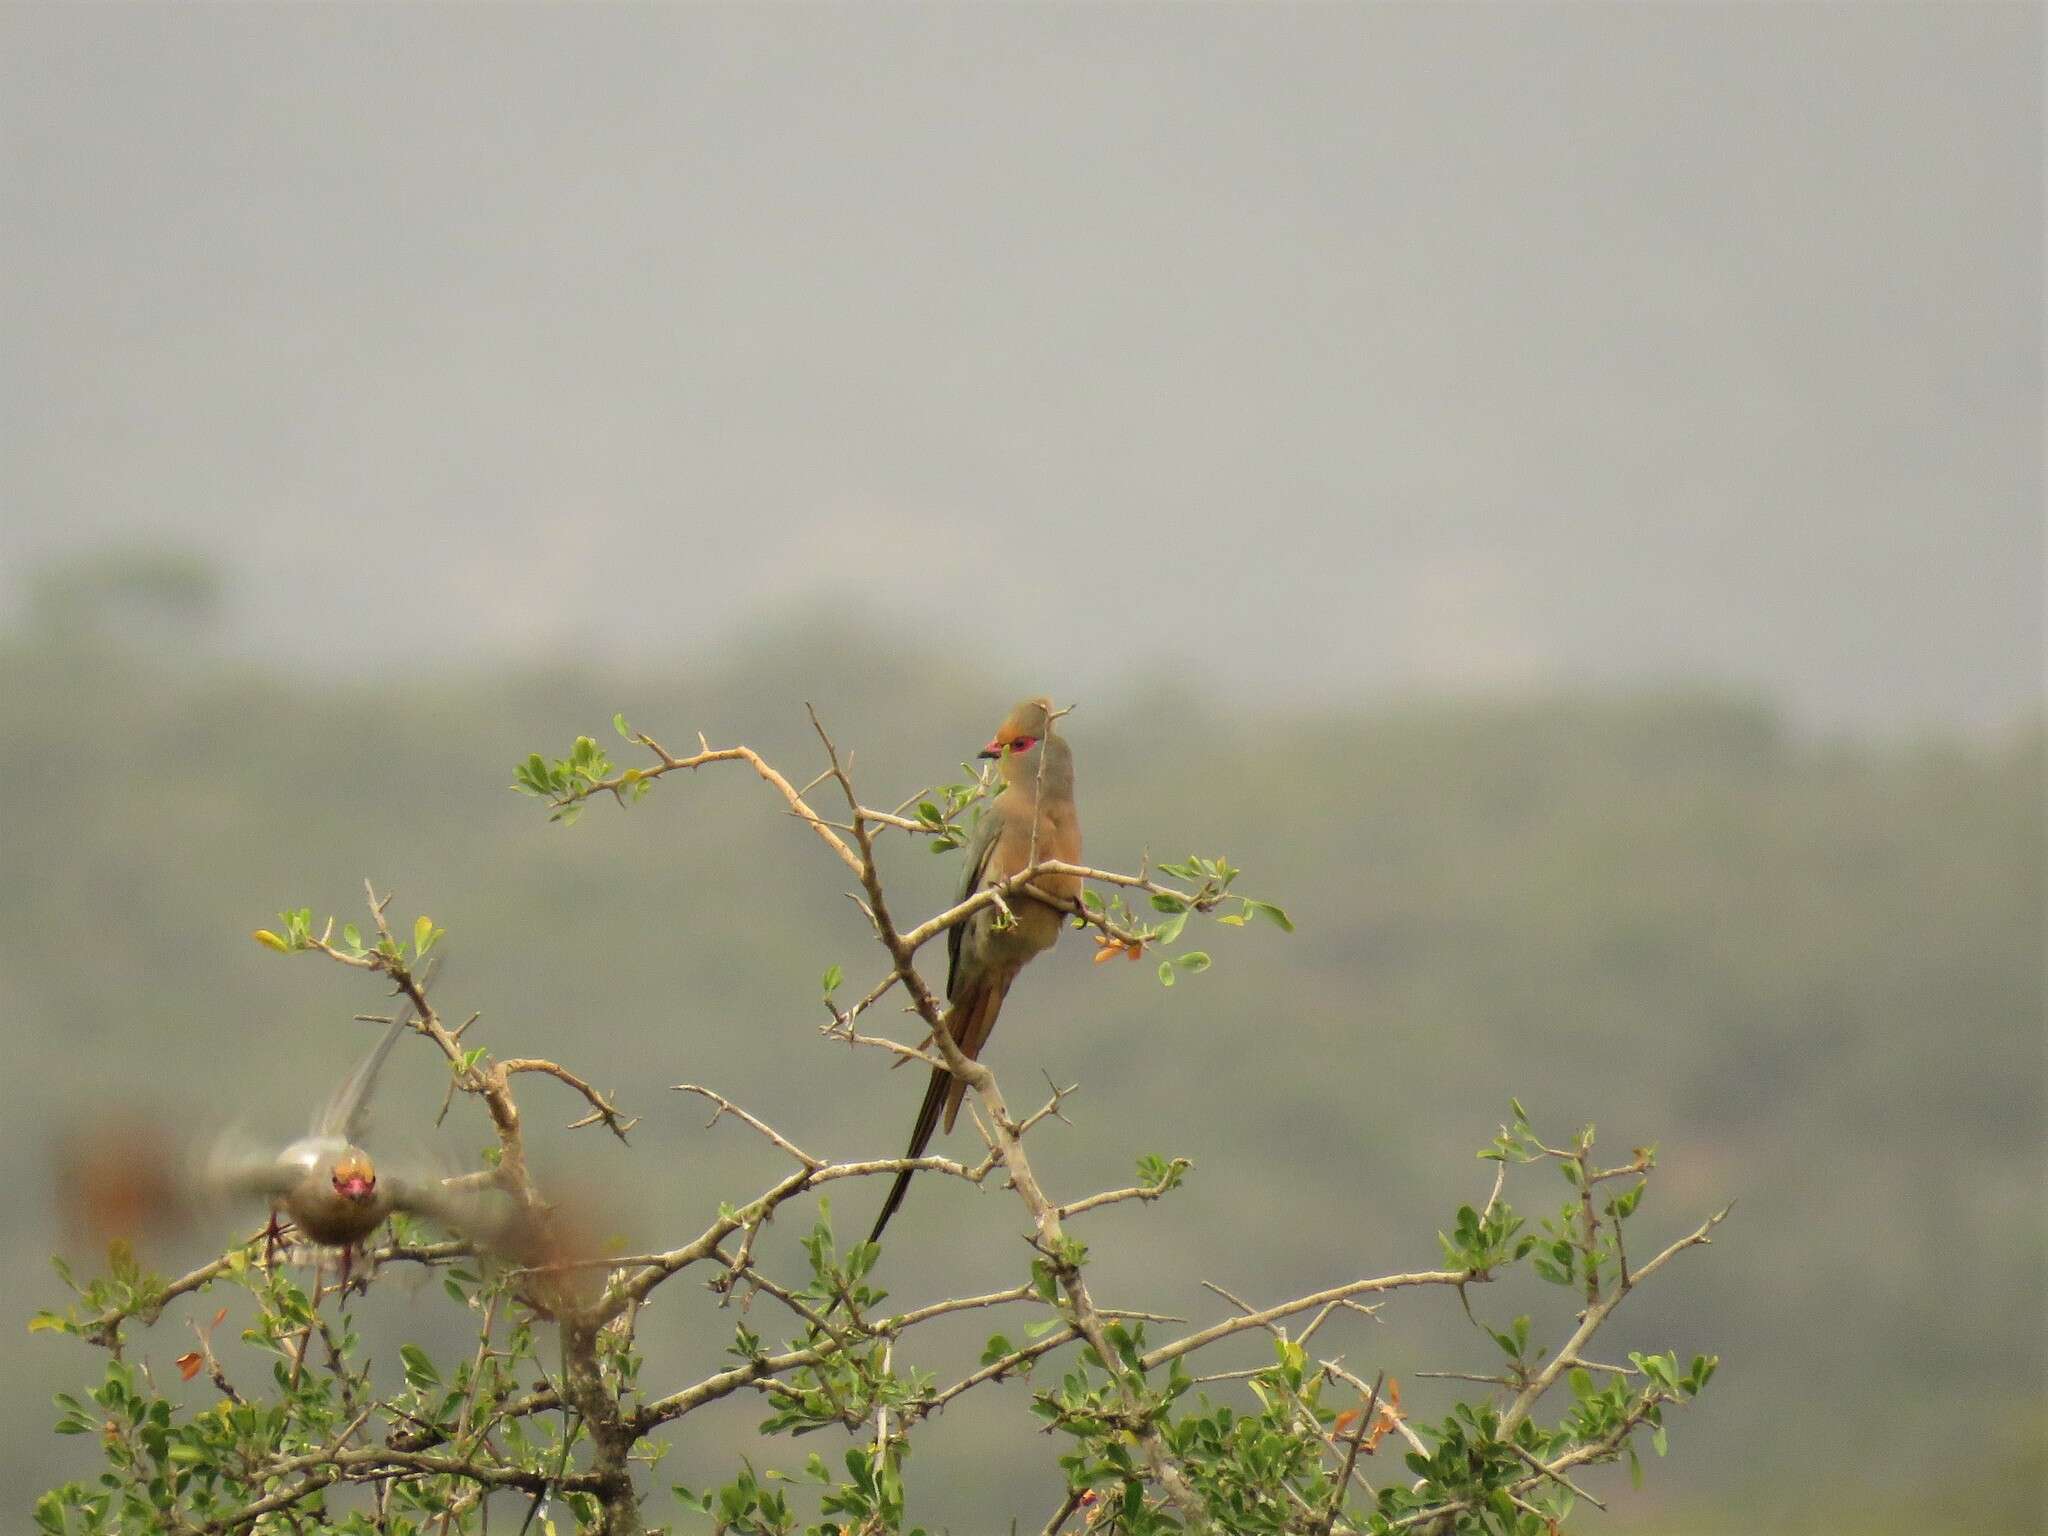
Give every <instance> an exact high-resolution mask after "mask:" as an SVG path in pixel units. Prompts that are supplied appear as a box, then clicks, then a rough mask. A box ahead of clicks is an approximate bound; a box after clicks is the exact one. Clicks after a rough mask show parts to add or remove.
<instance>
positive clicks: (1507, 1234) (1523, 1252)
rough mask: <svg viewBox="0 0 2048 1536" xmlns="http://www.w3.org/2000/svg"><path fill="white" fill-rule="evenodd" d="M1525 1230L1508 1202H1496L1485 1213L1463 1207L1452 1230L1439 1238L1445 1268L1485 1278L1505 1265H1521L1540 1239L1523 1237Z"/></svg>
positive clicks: (1438, 1234) (1442, 1233)
mask: <svg viewBox="0 0 2048 1536" xmlns="http://www.w3.org/2000/svg"><path fill="white" fill-rule="evenodd" d="M1522 1226H1523V1222H1522V1218H1521V1217H1519V1216H1517V1215H1516V1214H1515V1208H1514V1207H1513V1206H1511V1205H1509V1204H1508V1203H1507V1201H1505V1200H1496V1201H1494V1202H1493V1203H1492V1205H1490V1206H1489V1207H1487V1209H1486V1210H1484V1211H1480V1210H1477V1209H1475V1208H1473V1207H1472V1206H1469V1205H1461V1206H1459V1207H1458V1214H1457V1217H1456V1219H1455V1220H1454V1222H1453V1223H1452V1226H1451V1230H1450V1231H1449V1232H1438V1233H1437V1235H1436V1240H1437V1242H1438V1244H1439V1245H1441V1247H1442V1248H1443V1253H1444V1267H1445V1268H1446V1269H1462V1270H1465V1271H1466V1272H1468V1273H1470V1274H1472V1275H1475V1276H1485V1275H1490V1274H1492V1273H1493V1271H1495V1270H1496V1269H1499V1268H1500V1267H1501V1266H1502V1265H1504V1264H1519V1263H1521V1261H1522V1260H1523V1259H1524V1258H1526V1257H1528V1255H1529V1254H1530V1252H1531V1251H1532V1250H1533V1249H1534V1248H1535V1247H1536V1239H1535V1238H1534V1237H1531V1236H1529V1235H1527V1234H1526V1233H1523V1232H1522ZM1518 1234H1519V1235H1518Z"/></svg>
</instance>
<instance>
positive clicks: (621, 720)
mask: <svg viewBox="0 0 2048 1536" xmlns="http://www.w3.org/2000/svg"><path fill="white" fill-rule="evenodd" d="M612 729H613V730H615V731H617V732H618V733H619V735H620V737H621V738H622V739H623V740H626V741H631V740H632V739H633V728H632V727H631V726H630V725H628V724H626V712H625V711H624V710H623V709H622V710H620V711H619V712H618V713H617V714H615V715H613V716H612Z"/></svg>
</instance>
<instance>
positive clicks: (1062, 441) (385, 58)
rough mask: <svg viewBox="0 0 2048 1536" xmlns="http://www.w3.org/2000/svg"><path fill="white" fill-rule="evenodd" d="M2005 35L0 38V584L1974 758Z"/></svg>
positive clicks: (1796, 9) (1945, 21)
mask: <svg viewBox="0 0 2048 1536" xmlns="http://www.w3.org/2000/svg"><path fill="white" fill-rule="evenodd" d="M2042 32H2043V11H2042V9H2041V8H2039V7H2036V6H2020V5H2013V6H2005V7H2001V6H1996V5H1968V6H1964V5H1927V6H1919V7H1912V6H1889V7H1881V8H1873V7H1846V6H1844V7H1835V6H1825V7H1824V6H1803V5H1802V6H1792V5H1776V6H1772V5H1744V6H1740V7H1728V8H1719V7H1708V6H1677V5H1658V6H1646V7H1636V8H1621V7H1617V6H1605V5H1601V6H1594V5H1586V6H1571V7H1557V8H1546V7H1537V6H1516V7H1495V8H1483V9H1480V8H1471V7H1457V8H1448V7H1446V8H1440V9H1439V8H1422V7H1373V8H1365V7H1341V6H1336V5H1323V6H1264V5H1261V6H1244V7H1228V6H1203V7H1199V8H1169V7H1164V6H1151V7H1136V6H1099V7H1079V6H1062V7H1058V8H1050V7H1048V8H1044V9H1033V8H1019V7H1003V8H984V7H962V8H957V9H943V8H939V7H935V6H934V7H920V8H914V9H912V8H900V9H874V8H867V7H859V8H856V7H851V6H845V7H835V8H829V9H809V8H802V7H788V6H777V7H774V8H772V9H771V8H765V7H760V8H720V9H711V8H700V7H688V8H683V7H676V8H646V7H640V8H632V9H587V8H581V7H578V8H573V9H506V8H501V7H476V6H459V7H453V6H451V7H441V8H419V7H405V8H397V7H379V8H376V9H358V8H347V7H335V6H323V7H317V8H284V7H267V6H266V7H252V6H237V7H205V8H182V7H181V8H177V9H170V8H155V9H148V8H132V7H122V8H111V7H90V8H78V9H73V8H63V9H35V8H29V7H19V6H10V7H7V8H6V9H5V10H4V11H0V153H4V157H5V159H4V166H5V171H4V186H0V238H4V241H5V255H4V267H5V278H4V281H0V326H4V358H5V363H4V373H0V416H4V419H5V421H6V423H7V426H6V438H5V452H4V454H0V561H4V562H5V564H6V566H7V567H8V568H9V569H10V570H11V571H15V572H18V571H20V570H21V569H23V568H25V567H27V566H29V565H32V564H33V563H35V562H38V561H41V560H44V559H47V558H49V557H51V556H53V555H54V554H57V553H59V552H63V551H68V550H73V549H78V548H83V547H88V546H91V545H93V544H95V543H102V542H107V541H128V540H133V539H136V538H138V537H162V538H165V539H168V540H171V541H175V542H178V543H182V544H185V545H188V546H192V547H197V548H199V549H202V550H205V551H208V552H210V553H211V554H212V555H214V556H215V557H217V558H218V560H219V561H220V562H221V563H222V565H223V566H224V567H225V568H226V569H227V570H228V571H229V572H230V573H231V576H232V578H233V591H234V603H235V609H234V612H235V617H236V622H237V625H238V626H239V628H238V634H239V635H240V636H241V638H242V640H243V642H244V643H246V644H248V645H250V646H260V647H263V648H265V649H273V650H274V649H287V648H289V649H297V650H300V651H303V652H305V653H307V654H308V655H312V656H317V657H318V658H319V659H320V660H321V661H322V662H323V663H331V662H335V661H338V660H340V659H342V658H344V657H348V658H354V659H357V660H364V659H369V660H384V661H391V660H396V659H398V658H401V657H405V658H414V659H416V658H418V657H419V656H421V655H423V654H431V653H442V654H453V655H461V656H463V657H465V658H467V659H475V658H477V657H479V656H481V655H486V654H490V653H492V652H495V651H498V650H501V649H506V648H510V649H514V650H521V651H533V650H537V649H539V648H541V647H543V646H571V647H578V646H580V647H587V648H590V649H592V650H604V649H607V648H611V647H615V646H621V645H625V644H628V643H631V644H636V645H640V646H646V645H649V644H652V645H653V646H654V647H655V648H657V649H661V650H669V651H684V652H687V651H689V650H692V649H699V648H703V647H715V646H722V645H723V644H725V643H727V641H728V638H729V636H730V634H731V632H732V630H733V627H734V626H735V625H736V624H739V623H743V622H745V621H748V620H750V619H751V618H752V617H754V616H755V615H757V614H760V613H762V612H774V611H778V610H782V609H787V608H789V607H792V606H796V605H799V604H811V605H843V606H845V607H846V608H848V609H849V610H851V611H853V612H855V613H857V614H859V615H861V616H864V617H867V618H871V619H873V620H875V621H877V622H880V623H883V624H886V625H887V626H889V627H890V628H891V629H893V630H896V631H899V632H902V633H906V634H909V635H911V636H913V637H915V638H917V639H919V640H920V641H921V642H924V643H929V644H931V645H934V646H940V645H946V646H968V647H979V648H982V649H984V650H986V651H988V652H990V653H995V654H1004V653H1007V654H1009V655H1012V656H1014V657H1015V658H1016V663H1017V666H1016V670H1018V671H1019V672H1020V673H1026V674H1035V675H1039V676H1042V677H1043V678H1044V679H1045V681H1044V683H1043V686H1048V687H1053V688H1055V689H1057V690H1059V691H1063V692H1078V691H1085V690H1086V689H1088V688H1090V687H1096V686H1102V685H1105V684H1107V683H1110V682H1113V681H1114V680H1116V679H1117V678H1118V677H1119V676H1120V675H1123V674H1124V673H1125V672H1126V670H1127V669H1132V668H1139V669H1142V668H1145V667H1149V666H1154V665H1156V664H1158V663H1160V662H1171V663H1174V664H1179V665H1185V666H1186V667H1188V668H1189V669H1191V670H1193V671H1197V672H1204V673H1212V674H1214V675H1216V676H1218V677H1220V678H1221V679H1222V680H1223V681H1224V682H1225V683H1226V684H1227V685H1228V686H1229V688H1230V689H1231V690H1232V691H1233V692H1234V693H1237V694H1239V695H1242V696H1249V697H1259V698H1281V699H1297V700H1317V699H1326V700H1332V701H1335V700H1345V699H1349V698H1352V697H1355V696H1358V695H1362V694H1366V693H1370V692H1375V691H1378V690H1382V689H1386V688H1390V687H1394V688H1399V687H1410V686H1426V687H1452V688H1463V687H1496V686H1501V685H1503V684H1513V683H1518V682H1523V681H1538V682H1555V681H1562V682H1567V683H1570V682H1580V681H1605V680H1611V679H1617V678H1632V677H1637V676H1642V675H1664V674H1670V673H1678V672H1685V673H1695V672H1702V673H1706V674H1708V675H1711V676H1713V677H1716V678H1722V679H1728V680H1733V681H1737V682H1744V683H1757V684H1760V685H1762V686H1765V687H1767V688H1769V689H1771V690H1772V691H1773V692H1775V693H1777V694H1779V695H1780V696H1782V697H1784V698H1785V699H1787V700H1788V701H1789V702H1791V703H1793V704H1795V705H1796V706H1798V707H1799V708H1800V709H1801V710H1802V712H1803V713H1804V714H1805V715H1806V716H1807V717H1808V718H1811V719H1814V720H1817V721H1820V722H1823V723H1835V722H1844V721H1846V722H1858V723H1880V722H1897V721H1901V720H1905V721H1914V720H1943V721H1954V722H1963V723H1982V722H1986V721H1996V720H1999V719H2003V718H2006V717H2009V716H2010V715H2012V714H2013V713H2014V712H2016V711H2018V710H2020V709H2022V708H2025V707H2027V706H2028V704H2029V702H2030V701H2034V700H2038V698H2039V697H2040V693H2041V673H2042V582H2043V558H2044V557H2043V531H2042V517H2043V512H2042V458H2041V446H2042V443H2041V427H2040V423H2041V419H2042V413H2043V387H2042V308H2041V306H2042V300H2043V286H2042V277H2043V273H2042V192H2041V188H2042V138H2041V133H2042V124H2041V111H2042V86H2041V70H2042V41H2043V37H2042ZM1063 629H1071V630H1074V631H1075V632H1076V633H1077V634H1078V635H1079V636H1080V637H1082V639H1081V641H1077V643H1074V644H1068V645H1062V644H1060V643H1059V642H1058V641H1056V640H1053V639H1051V638H1049V636H1048V634H1047V631H1048V630H1054V631H1057V630H1063ZM1047 649H1056V651H1057V654H1056V656H1053V657H1046V658H1045V659H1043V660H1040V659H1039V656H1038V655H1034V652H1036V653H1039V654H1040V655H1042V653H1043V652H1044V651H1045V650H1047Z"/></svg>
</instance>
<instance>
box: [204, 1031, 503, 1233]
mask: <svg viewBox="0 0 2048 1536" xmlns="http://www.w3.org/2000/svg"><path fill="white" fill-rule="evenodd" d="M406 1027H407V1026H406V1021H405V1020H404V1019H403V1018H399V1019H394V1020H393V1021H392V1023H391V1027H390V1028H389V1029H387V1030H385V1032H384V1037H383V1038H382V1039H381V1040H379V1041H378V1042H377V1044H376V1046H375V1048H374V1049H372V1050H371V1052H370V1054H369V1055H367V1056H365V1057H364V1058H363V1059H362V1061H361V1062H359V1063H357V1065H356V1068H355V1070H354V1071H352V1072H350V1073H349V1075H348V1076H347V1077H346V1078H345V1079H343V1080H342V1084H341V1086H340V1087H339V1088H337V1089H336V1090H335V1091H334V1096H333V1098H331V1099H329V1100H328V1102H327V1107H326V1108H325V1109H323V1110H322V1111H321V1112H320V1114H319V1117H318V1118H317V1119H315V1120H314V1122H313V1129H312V1131H311V1133H310V1134H309V1135H306V1136H302V1137H301V1138H300V1139H299V1140H297V1141H295V1142H293V1143H292V1144H291V1145H290V1146H288V1147H286V1148H285V1149H284V1150H283V1151H282V1152H280V1153H278V1154H277V1155H276V1156H275V1157H270V1158H263V1157H256V1158H250V1157H247V1156H246V1155H240V1154H237V1153H234V1152H231V1151H228V1150H226V1149H221V1150H217V1151H216V1152H215V1154H214V1156H213V1158H212V1160H211V1162H210V1163H209V1166H208V1170H207V1173H208V1182H209V1183H210V1184H211V1185H212V1186H213V1187H214V1188H215V1189H216V1190H217V1191H219V1192H221V1193H224V1194H231V1195H242V1196H254V1195H260V1196H263V1197H264V1198H266V1199H268V1200H269V1201H270V1206H271V1235H272V1236H273V1237H275V1236H276V1235H277V1233H278V1227H277V1218H278V1215H279V1214H280V1213H282V1214H283V1215H285V1216H288V1217H290V1218H291V1221H292V1224H293V1225H294V1226H295V1227H297V1228H298V1230H299V1233H300V1235H301V1236H303V1237H304V1238H305V1239H306V1240H307V1241H308V1242H312V1243H318V1244H321V1245H322V1246H325V1247H330V1248H339V1249H341V1250H342V1253H343V1265H344V1273H346V1265H347V1258H348V1255H349V1254H350V1253H351V1252H352V1251H353V1250H354V1248H355V1246H356V1245H357V1244H358V1243H360V1242H362V1241H363V1239H365V1238H367V1237H368V1236H369V1235H370V1234H371V1233H372V1232H374V1231H376V1230H377V1228H378V1227H379V1226H380V1225H381V1224H382V1223H383V1221H384V1219H385V1218H386V1217H388V1216H389V1215H391V1213H392V1212H393V1211H407V1212H410V1213H412V1214H415V1215H421V1216H428V1217H431V1218H433V1219H434V1220H435V1221H437V1222H439V1223H440V1224H441V1225H443V1226H447V1227H450V1228H455V1229H459V1228H460V1227H461V1226H462V1225H463V1220H462V1218H463V1216H464V1214H465V1212H466V1210H467V1202H464V1201H462V1200H459V1199H457V1198H456V1197H454V1196H452V1195H450V1194H449V1193H448V1192H447V1191H446V1190H444V1189H443V1188H442V1187H441V1186H440V1185H439V1184H438V1183H434V1182H417V1183H416V1182H412V1181H408V1180H405V1179H401V1178H396V1177H394V1176H393V1175H392V1174H391V1173H390V1172H389V1171H388V1170H387V1171H385V1172H383V1173H380V1172H379V1171H378V1169H377V1167H376V1165H375V1164H374V1163H373V1162H372V1161H371V1160H370V1154H369V1153H368V1152H366V1151H364V1150H363V1147H362V1138H363V1127H364V1121H365V1110H366V1108H367V1106H368V1103H369V1098H370V1093H371V1091H372V1090H373V1089H374V1088H375V1087H376V1085H377V1074H378V1072H379V1070H380V1069H381V1068H382V1067H383V1065H384V1058H385V1057H386V1056H388V1055H390V1054H391V1047H392V1046H393V1045H395V1044H396V1043H397V1041H398V1037H399V1036H400V1035H401V1034H403V1033H404V1032H405V1030H406Z"/></svg>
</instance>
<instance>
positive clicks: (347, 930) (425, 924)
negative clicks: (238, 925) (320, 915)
mask: <svg viewBox="0 0 2048 1536" xmlns="http://www.w3.org/2000/svg"><path fill="white" fill-rule="evenodd" d="M277 922H278V928H280V929H282V930H283V931H282V932H277V931H274V930H272V929H269V928H258V929H257V930H256V931H255V933H253V934H252V935H250V937H252V938H253V939H255V940H256V942H257V943H258V944H261V945H262V946H263V947H264V948H265V949H274V950H276V951H277V952H278V953H279V954H281V955H289V954H296V953H298V952H300V951H302V950H308V949H324V948H327V947H328V946H329V945H330V944H332V947H333V949H334V950H335V952H337V953H339V954H340V955H341V956H342V957H343V958H345V959H349V960H362V959H364V958H374V959H376V960H377V961H378V962H380V964H381V966H382V967H383V968H385V969H390V968H391V967H394V966H406V965H417V964H419V962H420V961H422V960H424V959H426V957H427V952H428V951H429V950H431V949H432V948H433V947H434V946H435V945H436V944H438V943H440V942H441V940H442V939H443V938H445V937H446V936H447V933H448V930H447V929H445V928H440V927H436V926H435V924H434V920H433V919H432V918H431V917H428V916H427V915H426V914H425V913H421V914H420V915H419V916H418V917H416V918H414V919H413V923H412V944H411V946H410V947H408V946H407V944H406V941H405V940H404V939H401V938H399V937H398V936H397V935H396V934H387V933H380V934H378V935H377V936H376V942H374V943H371V944H365V943H364V942H363V934H362V930H361V929H359V928H358V927H357V926H356V925H355V924H354V923H343V924H342V925H341V942H340V943H338V944H333V939H334V932H335V923H334V919H333V918H332V917H330V918H328V919H327V921H326V923H325V924H323V925H322V928H321V932H320V936H319V937H317V938H316V937H314V934H313V909H312V908H311V907H292V908H288V909H287V910H285V911H283V912H280V913H278V914H277Z"/></svg>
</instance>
